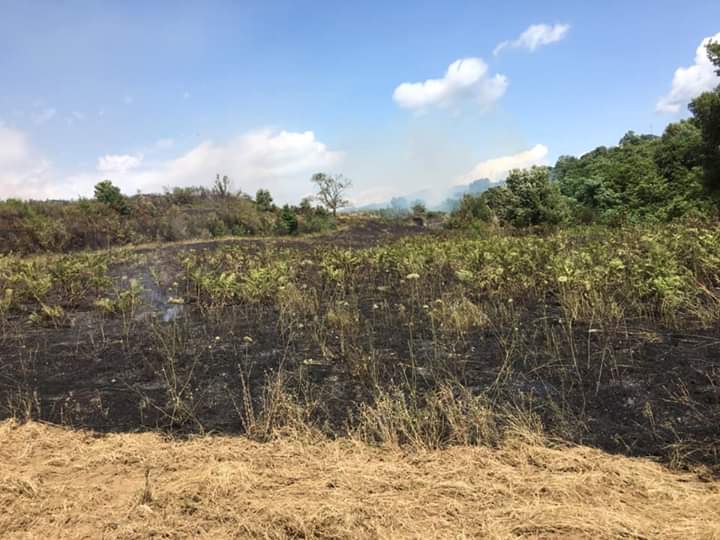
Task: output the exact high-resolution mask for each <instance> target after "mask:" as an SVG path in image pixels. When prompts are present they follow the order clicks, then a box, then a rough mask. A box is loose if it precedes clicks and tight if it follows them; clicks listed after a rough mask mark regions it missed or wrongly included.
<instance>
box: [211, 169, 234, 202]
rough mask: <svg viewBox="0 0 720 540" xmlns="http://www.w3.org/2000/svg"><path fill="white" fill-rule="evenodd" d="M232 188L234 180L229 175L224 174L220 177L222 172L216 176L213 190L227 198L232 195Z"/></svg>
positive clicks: (219, 195)
mask: <svg viewBox="0 0 720 540" xmlns="http://www.w3.org/2000/svg"><path fill="white" fill-rule="evenodd" d="M231 189H232V180H230V177H229V176H228V175H224V176H223V177H222V178H220V174H217V175H216V176H215V183H214V184H213V192H214V193H215V194H216V195H217V196H218V197H220V198H221V199H225V198H227V197H229V196H230V190H231Z"/></svg>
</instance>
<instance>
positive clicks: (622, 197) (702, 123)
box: [451, 42, 720, 227]
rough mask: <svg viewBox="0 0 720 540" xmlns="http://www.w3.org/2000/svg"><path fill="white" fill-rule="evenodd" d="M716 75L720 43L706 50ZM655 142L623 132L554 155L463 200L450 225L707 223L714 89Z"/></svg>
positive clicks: (716, 111) (719, 168)
mask: <svg viewBox="0 0 720 540" xmlns="http://www.w3.org/2000/svg"><path fill="white" fill-rule="evenodd" d="M707 54H708V57H709V58H710V61H711V62H712V63H713V65H714V66H715V68H716V73H717V74H718V75H719V76H720V43H714V42H711V43H710V44H708V46H707ZM688 108H689V110H690V112H691V114H692V115H691V117H690V118H688V119H685V120H681V121H679V122H674V123H671V124H669V125H668V126H667V128H666V129H665V131H664V132H663V134H662V135H661V136H655V135H640V134H636V133H634V132H633V131H630V132H628V133H627V134H626V135H625V136H623V138H622V139H620V141H619V142H618V144H617V145H616V146H611V147H605V146H600V147H598V148H596V149H595V150H593V151H591V152H589V153H587V154H585V155H583V156H581V157H573V156H561V157H560V158H559V159H558V160H557V163H556V164H555V166H554V167H540V166H536V167H532V168H530V169H526V170H514V171H511V172H510V174H509V175H508V178H507V180H506V182H505V185H503V186H497V187H493V188H490V189H488V190H487V191H484V192H483V193H481V194H480V195H477V196H472V195H466V196H465V197H464V198H463V199H462V201H461V202H460V204H459V205H458V207H457V208H456V210H455V211H454V212H453V215H452V217H451V224H453V225H456V226H466V225H468V224H470V223H472V222H475V221H486V222H496V223H500V224H508V225H513V226H516V227H526V226H532V225H541V224H550V225H557V224H562V223H593V222H600V223H607V224H622V223H629V222H630V223H632V222H640V221H657V222H665V221H672V220H675V219H678V218H695V217H696V218H700V219H713V218H716V217H717V215H718V209H719V207H720V85H719V86H718V87H717V88H715V89H714V90H712V91H709V92H705V93H703V94H701V95H699V96H698V97H696V98H695V99H694V100H692V101H691V102H690V104H689V106H688Z"/></svg>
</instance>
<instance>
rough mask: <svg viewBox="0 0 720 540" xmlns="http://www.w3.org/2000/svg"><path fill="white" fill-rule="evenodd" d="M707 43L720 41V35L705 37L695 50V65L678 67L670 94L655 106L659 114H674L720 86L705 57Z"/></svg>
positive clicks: (711, 66) (719, 79)
mask: <svg viewBox="0 0 720 540" xmlns="http://www.w3.org/2000/svg"><path fill="white" fill-rule="evenodd" d="M709 41H720V33H717V34H715V35H714V36H711V37H706V38H705V39H703V40H702V42H700V45H699V46H698V48H697V49H696V50H695V63H694V64H693V65H692V66H689V67H680V68H677V69H676V70H675V75H673V80H672V86H671V88H670V92H669V93H668V94H667V95H665V96H663V97H661V98H660V99H659V100H658V102H657V105H656V109H657V110H658V111H659V112H664V113H676V112H679V111H680V109H681V107H683V106H685V105H687V104H688V103H689V102H690V101H691V100H692V99H693V98H695V97H697V96H699V95H700V94H702V93H703V92H707V91H708V90H712V89H713V88H715V87H716V86H717V85H718V84H720V77H718V76H717V75H716V74H715V67H714V66H713V64H712V62H710V59H709V58H708V57H707V51H706V49H705V46H706V45H707V44H708V42H709Z"/></svg>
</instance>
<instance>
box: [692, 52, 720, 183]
mask: <svg viewBox="0 0 720 540" xmlns="http://www.w3.org/2000/svg"><path fill="white" fill-rule="evenodd" d="M707 53H708V58H709V59H710V61H711V62H712V63H713V64H714V65H715V67H716V68H717V70H716V73H717V74H718V75H720V43H714V42H710V43H708V45H707ZM689 109H690V111H691V112H692V113H693V117H694V118H693V120H694V121H695V122H696V124H697V126H698V127H699V128H700V131H701V133H702V140H703V144H702V149H703V152H702V153H703V177H704V183H705V186H706V187H707V189H708V190H709V191H711V192H715V193H717V192H720V87H718V88H716V89H715V90H713V91H712V92H705V93H704V94H700V95H699V96H698V97H696V98H695V99H694V100H692V101H691V102H690V106H689Z"/></svg>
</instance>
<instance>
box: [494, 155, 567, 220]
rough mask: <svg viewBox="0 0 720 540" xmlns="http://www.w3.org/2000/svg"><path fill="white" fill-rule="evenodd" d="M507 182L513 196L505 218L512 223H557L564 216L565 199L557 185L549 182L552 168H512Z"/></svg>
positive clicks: (565, 209)
mask: <svg viewBox="0 0 720 540" xmlns="http://www.w3.org/2000/svg"><path fill="white" fill-rule="evenodd" d="M506 185H507V189H508V191H509V192H510V195H511V197H510V198H509V200H508V202H509V205H508V207H507V209H506V211H505V220H506V221H508V222H509V223H511V224H512V225H514V226H516V227H527V226H530V225H541V224H550V225H557V224H558V223H561V222H562V221H563V220H564V219H565V217H566V216H565V214H566V211H567V208H566V205H565V201H564V200H563V198H562V195H561V193H560V190H559V189H558V186H557V184H556V183H555V182H551V181H550V168H549V167H538V166H534V167H532V168H530V169H525V170H519V169H515V170H513V171H510V174H509V175H508V178H507V180H506Z"/></svg>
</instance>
